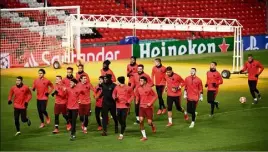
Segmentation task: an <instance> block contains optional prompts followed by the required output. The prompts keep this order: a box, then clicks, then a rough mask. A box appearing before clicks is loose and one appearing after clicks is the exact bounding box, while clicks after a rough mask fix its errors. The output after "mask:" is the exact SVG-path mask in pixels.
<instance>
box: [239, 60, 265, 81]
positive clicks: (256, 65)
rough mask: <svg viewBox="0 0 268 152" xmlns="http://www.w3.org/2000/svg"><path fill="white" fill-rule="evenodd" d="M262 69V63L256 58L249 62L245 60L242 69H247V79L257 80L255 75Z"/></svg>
mask: <svg viewBox="0 0 268 152" xmlns="http://www.w3.org/2000/svg"><path fill="white" fill-rule="evenodd" d="M263 70H264V67H263V65H262V64H261V63H260V62H259V61H257V60H253V61H252V62H251V63H250V62H246V63H245V65H244V68H243V69H242V71H248V80H258V78H257V77H255V75H256V74H258V75H260V74H261V73H262V71H263Z"/></svg>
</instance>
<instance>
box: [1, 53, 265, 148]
mask: <svg viewBox="0 0 268 152" xmlns="http://www.w3.org/2000/svg"><path fill="white" fill-rule="evenodd" d="M249 53H252V54H253V55H254V56H255V58H256V59H258V60H260V61H261V62H262V63H263V64H264V66H265V68H266V69H265V70H264V72H263V74H262V75H261V76H260V80H259V86H258V88H259V90H260V92H262V100H261V101H260V103H259V104H257V105H252V104H251V102H252V98H251V96H250V94H249V91H248V86H247V78H246V76H245V75H232V76H231V79H228V80H224V84H223V85H222V86H221V89H220V92H219V95H218V97H217V100H218V101H220V109H219V110H216V111H215V112H216V114H215V117H214V118H210V117H208V114H209V105H208V104H207V102H206V95H204V101H203V102H201V103H199V105H198V108H197V111H198V116H197V121H196V126H195V128H193V129H189V128H188V127H189V125H190V121H189V122H185V121H184V119H183V114H182V113H179V112H177V111H176V110H175V107H174V109H173V112H174V118H173V123H174V126H172V127H170V128H167V127H166V124H167V116H166V115H161V116H157V115H155V118H154V122H155V124H156V127H157V133H156V134H153V133H152V132H151V129H150V127H149V126H147V125H146V131H147V132H146V133H147V136H148V141H146V142H140V141H139V138H140V137H141V133H140V131H139V126H138V125H133V122H134V120H135V117H134V107H133V106H132V108H131V115H130V116H128V119H127V129H126V133H125V138H124V140H123V141H118V140H117V135H116V134H114V130H113V122H112V121H111V124H110V126H109V128H108V136H107V137H102V136H101V135H100V133H101V132H99V131H96V130H97V125H96V121H95V116H94V114H93V115H92V116H91V117H90V124H89V127H88V129H89V130H88V134H86V135H85V134H83V133H82V132H81V128H80V122H79V121H78V120H77V122H78V123H77V134H76V135H77V139H76V140H75V141H69V133H68V132H67V131H66V130H65V123H64V120H63V118H62V117H61V119H60V134H58V135H53V134H52V131H53V129H54V128H53V122H54V117H53V115H52V114H53V105H54V100H53V98H52V97H50V99H49V104H48V111H49V114H50V116H51V118H52V119H51V120H52V121H51V122H52V123H51V124H50V125H48V126H46V127H45V128H43V129H39V128H38V127H39V125H40V121H39V118H38V113H37V110H36V96H35V94H34V96H33V99H32V100H31V102H30V104H29V109H28V115H29V116H30V118H31V120H32V126H30V127H28V126H27V125H26V124H22V123H21V132H22V135H21V136H18V137H14V134H15V126H14V120H13V108H12V106H9V105H8V104H7V96H8V91H9V88H10V87H11V86H12V85H13V84H14V83H15V79H14V76H17V75H22V76H24V77H25V80H24V82H25V84H27V85H30V86H31V85H32V81H33V80H32V78H33V77H35V76H36V75H37V69H36V68H33V69H8V70H1V150H17V151H19V150H57V151H59V150H62V151H66V150H75V151H78V150H87V151H90V150H101V151H112V150H116V151H120V150H122V151H123V150H124V151H137V150H138V151H140V150H144V151H145V150H151V151H155V150H158V151H159V150H161V151H167V150H169V151H170V150H173V151H175V150H199V151H201V150H202V151H203V150H247V151H248V150H251V151H253V150H268V146H267V142H268V119H267V111H268V94H267V90H268V86H267V84H268V70H267V69H268V60H267V57H268V51H252V52H249ZM247 54H248V53H245V57H246V55H247ZM162 59H163V63H164V65H165V66H167V65H171V66H173V68H174V70H175V72H177V73H179V74H181V76H182V77H183V78H185V77H186V76H188V74H189V69H190V68H191V67H196V68H197V72H198V75H199V76H200V77H201V78H202V80H203V82H204V83H205V81H204V79H205V74H206V71H207V70H208V66H209V64H208V63H209V62H210V61H212V60H213V61H217V62H218V64H219V66H218V69H219V71H221V70H223V69H230V70H231V65H232V53H231V52H229V53H227V54H221V53H217V54H204V55H196V56H180V57H165V58H162ZM127 63H128V61H125V60H123V61H114V62H112V64H111V68H112V69H113V70H114V72H115V74H116V76H120V75H125V74H126V73H125V70H126V64H127ZM138 63H142V64H144V65H145V69H146V72H150V70H151V67H152V59H146V60H144V59H143V60H138ZM101 65H102V64H101V63H88V64H86V65H85V68H86V72H88V73H89V75H90V77H91V79H92V81H93V84H94V85H95V84H96V80H97V78H98V75H99V73H100V72H99V69H100V68H101ZM65 67H67V65H65V66H64V68H65ZM73 67H74V65H73ZM46 70H47V73H48V74H47V77H48V78H49V79H50V80H52V81H54V76H55V75H57V74H62V75H65V69H60V70H53V69H52V68H46ZM204 92H206V89H205V88H204ZM241 96H245V97H246V98H247V99H248V101H247V103H246V104H240V103H239V101H238V99H239V97H241ZM164 98H166V94H165V95H164ZM94 103H95V101H94V100H93V106H92V107H94ZM183 106H184V107H185V100H183ZM157 107H158V101H157V102H156V103H155V111H156V110H157ZM93 113H94V110H93Z"/></svg>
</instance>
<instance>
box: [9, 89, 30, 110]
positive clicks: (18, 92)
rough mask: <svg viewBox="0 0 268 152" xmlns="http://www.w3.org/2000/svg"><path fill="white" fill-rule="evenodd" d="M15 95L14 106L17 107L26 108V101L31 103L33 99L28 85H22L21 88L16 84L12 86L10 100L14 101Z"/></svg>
mask: <svg viewBox="0 0 268 152" xmlns="http://www.w3.org/2000/svg"><path fill="white" fill-rule="evenodd" d="M13 96H14V100H13V106H14V108H17V109H25V106H24V103H25V102H28V103H29V102H30V100H31V99H32V93H31V91H30V89H29V87H28V86H27V85H22V87H20V88H18V87H17V86H16V85H15V86H13V87H11V89H10V91H9V95H8V100H11V101H12V97H13Z"/></svg>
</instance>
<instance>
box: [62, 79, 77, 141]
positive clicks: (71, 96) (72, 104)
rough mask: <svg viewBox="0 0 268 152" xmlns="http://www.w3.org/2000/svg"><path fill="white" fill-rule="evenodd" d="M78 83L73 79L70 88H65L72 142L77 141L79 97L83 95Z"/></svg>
mask: <svg viewBox="0 0 268 152" xmlns="http://www.w3.org/2000/svg"><path fill="white" fill-rule="evenodd" d="M77 83H78V81H77V80H76V79H75V78H73V79H72V80H71V82H70V87H69V88H65V89H64V90H66V97H67V110H68V120H69V121H70V122H71V126H72V127H71V137H70V140H75V138H76V137H75V132H76V119H77V116H78V109H79V95H80V94H81V89H80V88H79V87H77Z"/></svg>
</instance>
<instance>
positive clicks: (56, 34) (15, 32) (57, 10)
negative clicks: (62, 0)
mask: <svg viewBox="0 0 268 152" xmlns="http://www.w3.org/2000/svg"><path fill="white" fill-rule="evenodd" d="M0 12H1V18H0V19H1V24H0V27H1V29H0V40H1V46H0V49H1V52H0V53H1V65H3V64H5V63H6V62H8V63H9V64H7V65H6V66H7V67H8V66H9V65H12V67H37V66H49V65H51V64H53V63H54V62H55V61H58V62H66V63H70V62H71V60H70V54H71V52H72V51H74V48H79V46H74V45H75V44H74V43H76V45H77V44H78V43H79V44H80V28H79V30H77V33H75V34H73V35H67V34H68V32H67V29H68V28H66V26H67V24H66V22H65V19H66V18H67V17H68V16H70V15H72V14H76V15H79V14H80V6H66V7H39V8H15V9H1V11H0ZM7 67H6V68H7ZM1 68H2V66H1ZM4 68H5V67H4Z"/></svg>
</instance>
